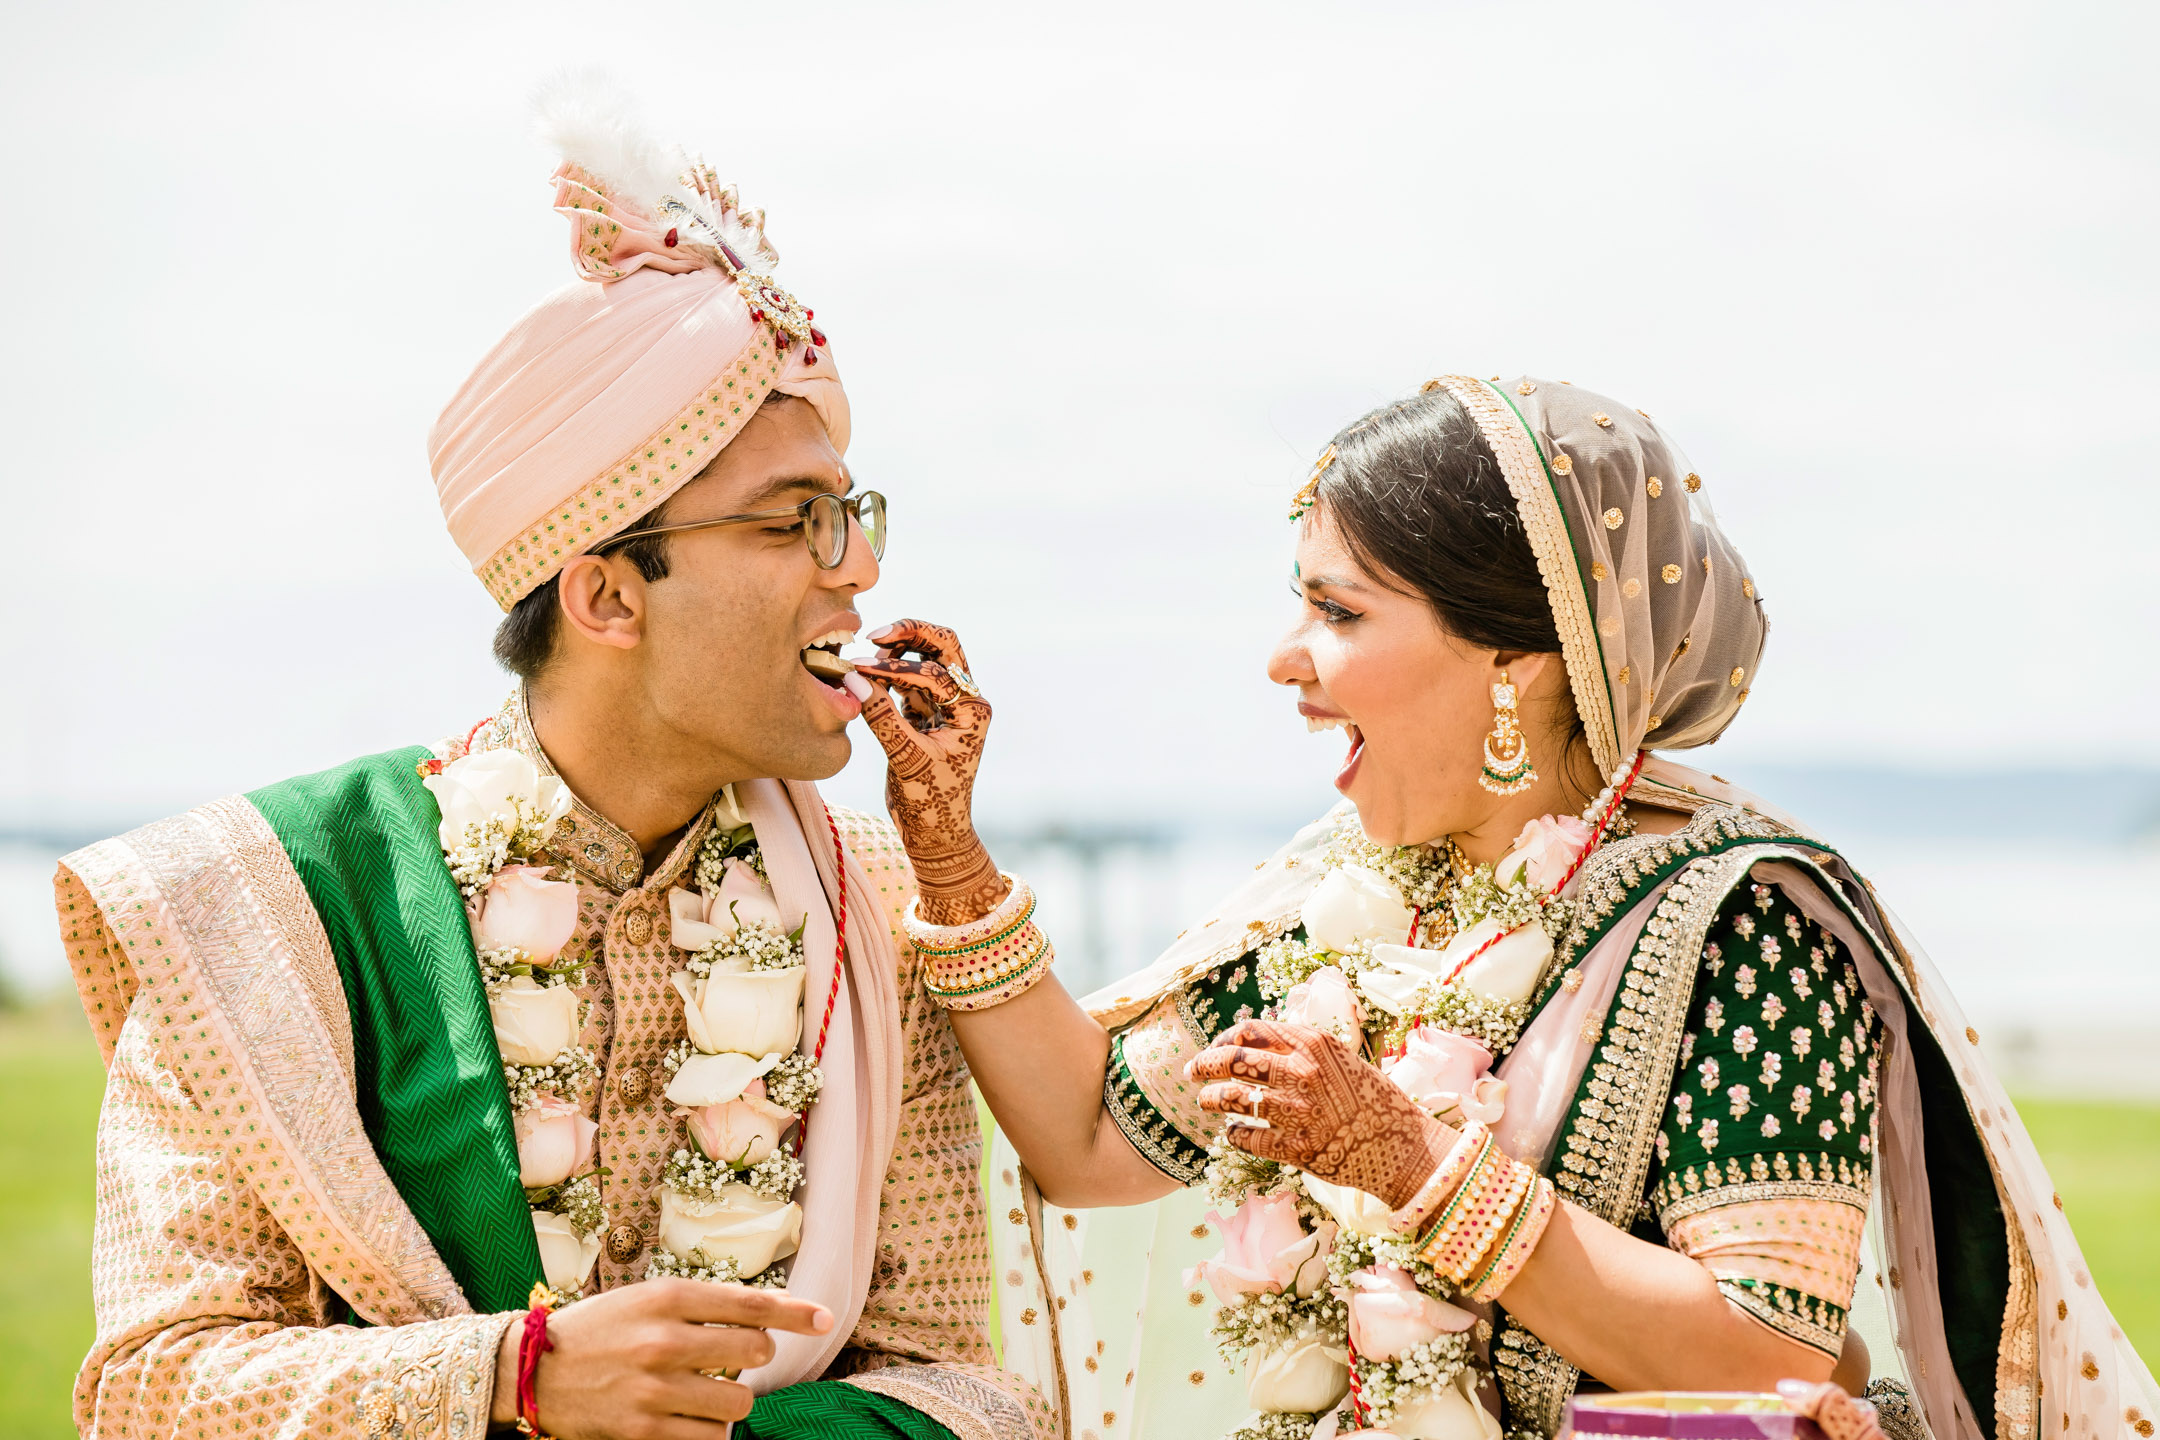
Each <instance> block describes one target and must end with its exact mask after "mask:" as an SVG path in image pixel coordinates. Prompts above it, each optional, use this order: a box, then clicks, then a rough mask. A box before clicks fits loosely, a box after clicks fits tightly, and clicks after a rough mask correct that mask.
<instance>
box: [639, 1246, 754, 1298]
mask: <svg viewBox="0 0 2160 1440" xmlns="http://www.w3.org/2000/svg"><path fill="white" fill-rule="evenodd" d="M693 1253H694V1254H696V1255H703V1254H704V1253H705V1252H704V1251H702V1250H699V1251H694V1252H693ZM645 1278H646V1279H647V1280H704V1281H708V1282H710V1283H713V1284H719V1285H748V1286H749V1287H750V1288H751V1289H753V1290H784V1289H786V1288H787V1282H788V1267H787V1264H786V1262H784V1261H782V1262H776V1263H774V1264H771V1265H768V1266H766V1267H765V1268H764V1269H763V1270H760V1271H758V1273H757V1274H755V1275H745V1274H743V1273H742V1267H741V1266H739V1265H737V1264H736V1263H735V1257H733V1256H732V1255H730V1256H727V1257H725V1258H723V1259H721V1260H720V1261H718V1262H717V1263H715V1264H711V1265H706V1264H701V1263H700V1262H699V1261H697V1260H685V1259H683V1258H682V1257H681V1256H680V1255H677V1254H676V1253H675V1252H674V1251H672V1250H669V1249H668V1248H667V1247H665V1246H663V1245H655V1246H654V1247H653V1250H652V1258H651V1259H649V1260H647V1261H646V1262H645Z"/></svg>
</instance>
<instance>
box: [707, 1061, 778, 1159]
mask: <svg viewBox="0 0 2160 1440" xmlns="http://www.w3.org/2000/svg"><path fill="white" fill-rule="evenodd" d="M755 1088H756V1090H757V1092H758V1093H757V1094H755V1095H752V1094H751V1093H750V1091H749V1089H745V1090H744V1091H743V1093H742V1098H741V1099H739V1100H730V1101H728V1102H727V1103H726V1104H724V1105H703V1106H700V1107H699V1108H697V1109H695V1110H685V1111H682V1112H681V1113H682V1114H684V1115H686V1116H688V1117H689V1120H690V1138H691V1139H692V1140H693V1141H695V1142H696V1143H697V1147H698V1149H699V1150H700V1151H701V1152H702V1153H703V1154H704V1156H705V1158H706V1159H708V1160H717V1161H719V1162H720V1163H721V1164H722V1165H755V1164H757V1163H758V1162H759V1161H760V1160H763V1159H764V1158H765V1157H766V1156H768V1155H770V1154H772V1153H773V1151H774V1150H775V1149H777V1148H778V1147H779V1144H780V1137H781V1136H782V1135H784V1134H786V1133H787V1128H788V1126H790V1125H792V1124H794V1123H795V1112H794V1111H792V1110H783V1109H781V1108H780V1107H779V1106H777V1105H775V1104H773V1103H772V1102H771V1101H770V1100H767V1099H766V1098H765V1082H764V1081H762V1080H759V1081H757V1082H755Z"/></svg>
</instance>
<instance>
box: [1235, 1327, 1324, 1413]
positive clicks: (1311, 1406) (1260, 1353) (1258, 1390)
mask: <svg viewBox="0 0 2160 1440" xmlns="http://www.w3.org/2000/svg"><path fill="white" fill-rule="evenodd" d="M1349 1358H1350V1354H1349V1352H1348V1351H1347V1350H1340V1349H1337V1348H1336V1347H1335V1346H1332V1345H1329V1344H1327V1343H1325V1342H1324V1341H1322V1340H1321V1339H1320V1338H1319V1337H1318V1336H1313V1337H1310V1338H1307V1339H1303V1340H1290V1341H1286V1342H1284V1343H1282V1344H1279V1345H1271V1346H1267V1347H1265V1348H1262V1349H1256V1350H1254V1351H1253V1353H1252V1356H1251V1358H1250V1360H1248V1361H1247V1372H1246V1376H1245V1399H1246V1400H1247V1402H1248V1403H1250V1404H1251V1405H1252V1407H1253V1409H1255V1410H1275V1411H1283V1410H1287V1411H1293V1412H1301V1413H1304V1414H1307V1415H1321V1414H1325V1413H1326V1412H1327V1411H1329V1410H1332V1409H1334V1408H1335V1405H1336V1402H1338V1401H1340V1400H1341V1399H1342V1398H1343V1396H1344V1395H1347V1394H1348V1393H1349V1392H1350V1368H1349V1365H1348V1363H1347V1362H1348V1361H1349Z"/></svg>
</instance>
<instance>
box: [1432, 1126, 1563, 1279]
mask: <svg viewBox="0 0 2160 1440" xmlns="http://www.w3.org/2000/svg"><path fill="white" fill-rule="evenodd" d="M1558 1203H1559V1195H1558V1193H1557V1192H1556V1191H1555V1190H1554V1189H1553V1184H1552V1181H1550V1180H1547V1179H1546V1178H1545V1177H1543V1176H1542V1175H1540V1174H1538V1173H1537V1171H1536V1170H1534V1169H1532V1168H1531V1167H1530V1166H1528V1165H1525V1164H1523V1163H1522V1162H1521V1161H1519V1160H1514V1159H1510V1158H1509V1157H1508V1156H1507V1155H1505V1154H1503V1153H1502V1152H1501V1149H1500V1147H1499V1146H1498V1145H1496V1144H1495V1143H1493V1137H1492V1132H1491V1131H1490V1130H1488V1129H1486V1128H1485V1127H1484V1126H1483V1125H1481V1124H1479V1123H1477V1122H1476V1121H1472V1122H1471V1123H1470V1124H1468V1125H1466V1126H1465V1127H1463V1130H1462V1133H1461V1135H1460V1136H1459V1137H1458V1138H1457V1140H1456V1141H1455V1144H1454V1145H1453V1147H1451V1148H1450V1149H1449V1150H1448V1153H1447V1154H1446V1155H1445V1156H1443V1157H1441V1160H1440V1164H1439V1166H1438V1168H1436V1169H1435V1170H1434V1171H1433V1173H1432V1177H1431V1178H1430V1179H1428V1180H1427V1181H1426V1182H1425V1183H1424V1184H1423V1185H1421V1186H1419V1187H1418V1192H1417V1194H1415V1195H1413V1196H1412V1197H1411V1198H1410V1203H1409V1204H1407V1205H1405V1206H1403V1208H1402V1209H1401V1210H1399V1211H1397V1212H1396V1214H1395V1220H1396V1223H1397V1225H1398V1226H1399V1227H1400V1228H1401V1230H1402V1232H1403V1233H1404V1234H1406V1235H1414V1236H1416V1237H1417V1241H1416V1249H1417V1254H1418V1259H1420V1260H1422V1261H1424V1262H1425V1263H1426V1264H1427V1265H1430V1266H1432V1268H1433V1270H1434V1271H1435V1272H1436V1273H1438V1274H1439V1276H1440V1278H1441V1279H1443V1280H1445V1281H1446V1282H1447V1283H1448V1284H1450V1285H1452V1286H1454V1287H1455V1289H1456V1292H1457V1293H1458V1294H1463V1295H1467V1296H1468V1297H1469V1298H1470V1299H1472V1300H1493V1299H1496V1298H1497V1297H1498V1296H1499V1294H1500V1292H1501V1291H1503V1290H1505V1289H1507V1287H1508V1285H1509V1283H1510V1282H1512V1281H1513V1280H1514V1278H1515V1277H1516V1276H1517V1275H1519V1274H1521V1273H1522V1268H1523V1266H1524V1265H1525V1264H1527V1263H1529V1260H1530V1252H1531V1251H1533V1250H1535V1249H1536V1248H1537V1243H1538V1240H1539V1239H1540V1238H1541V1237H1542V1236H1543V1235H1544V1234H1545V1225H1546V1222H1548V1221H1550V1220H1551V1219H1552V1214H1553V1208H1554V1206H1556V1205H1557V1204H1558Z"/></svg>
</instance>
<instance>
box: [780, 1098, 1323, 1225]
mask: <svg viewBox="0 0 2160 1440" xmlns="http://www.w3.org/2000/svg"><path fill="white" fill-rule="evenodd" d="M773 1103H774V1104H776V1105H777V1104H779V1103H780V1102H779V1101H777V1100H776V1101H774V1102H773ZM1289 1178H1290V1172H1289V1171H1288V1170H1286V1169H1285V1168H1284V1167H1283V1166H1282V1165H1280V1164H1278V1163H1276V1162H1275V1161H1273V1160H1263V1159H1261V1158H1260V1157H1259V1156H1258V1155H1249V1154H1247V1153H1246V1152H1245V1151H1243V1150H1240V1149H1238V1148H1237V1146H1235V1145H1232V1144H1231V1143H1230V1141H1229V1137H1228V1135H1227V1133H1225V1134H1223V1135H1217V1136H1216V1137H1215V1139H1214V1140H1213V1141H1212V1142H1210V1143H1209V1145H1208V1163H1207V1193H1208V1199H1210V1200H1213V1201H1214V1202H1215V1203H1216V1204H1217V1205H1220V1206H1222V1207H1223V1208H1224V1209H1226V1210H1228V1209H1233V1208H1235V1207H1236V1206H1239V1205H1242V1204H1244V1203H1245V1201H1246V1200H1248V1199H1250V1198H1251V1197H1252V1196H1254V1195H1260V1194H1264V1193H1266V1192H1267V1191H1270V1190H1278V1189H1281V1188H1282V1186H1283V1184H1284V1182H1285V1181H1287V1180H1288V1179H1289ZM1299 1198H1300V1199H1303V1198H1304V1196H1303V1192H1302V1191H1301V1192H1300V1194H1299Z"/></svg>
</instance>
